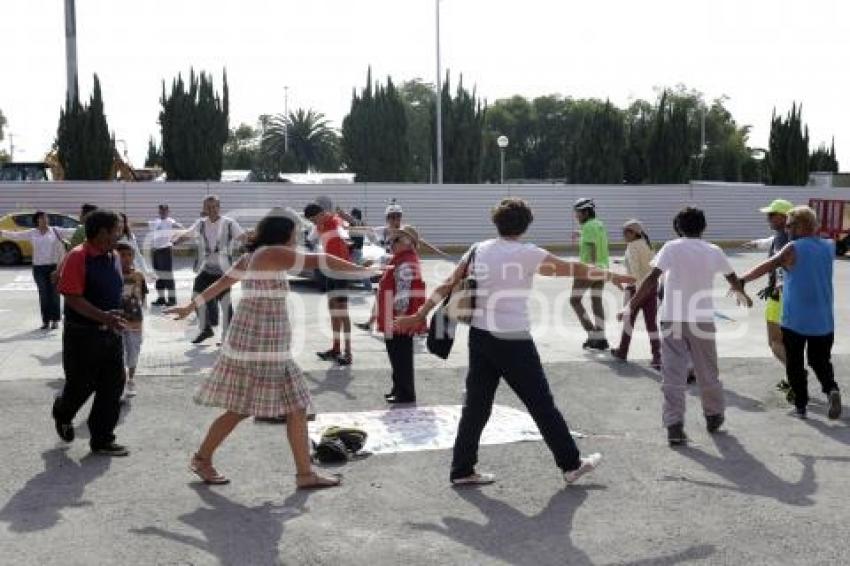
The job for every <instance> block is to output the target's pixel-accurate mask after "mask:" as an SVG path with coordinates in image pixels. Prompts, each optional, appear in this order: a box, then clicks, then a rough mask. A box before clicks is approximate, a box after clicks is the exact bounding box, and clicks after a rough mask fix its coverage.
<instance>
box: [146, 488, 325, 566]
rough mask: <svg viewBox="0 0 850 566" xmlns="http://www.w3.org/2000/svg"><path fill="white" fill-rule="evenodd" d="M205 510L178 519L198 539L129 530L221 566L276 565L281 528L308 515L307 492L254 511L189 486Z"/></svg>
mask: <svg viewBox="0 0 850 566" xmlns="http://www.w3.org/2000/svg"><path fill="white" fill-rule="evenodd" d="M192 488H193V489H194V490H195V491H196V492H197V493H198V496H200V498H201V500H202V501H203V502H204V504H206V506H205V507H203V506H202V507H199V508H198V509H196V510H194V511H192V512H191V513H187V514H186V515H181V516H180V521H181V522H183V523H185V524H186V525H188V526H190V527H192V528H194V529H197V530H198V531H200V532H201V533H202V536H199V537H198V536H192V535H185V534H182V533H176V532H172V531H168V530H166V529H162V528H160V527H144V528H141V529H131V530H130V532H131V533H134V534H139V535H148V536H156V537H161V538H164V539H166V540H170V541H174V542H178V543H180V544H185V545H188V546H191V547H194V548H196V549H198V550H202V551H204V552H206V553H208V554H210V555H212V556H213V557H215V558H217V559H218V560H219V561H220V562H221V563H222V564H224V565H231V564H232V565H240V566H241V565H242V564H278V563H280V557H279V552H278V545H279V544H280V539H281V536H283V525H284V523H286V521H288V520H290V519H293V518H295V517H297V516H299V515H301V514H303V513H306V512H308V511H309V509H308V508H307V507H306V503H307V498H308V497H309V492H306V491H296V492H295V493H293V494H292V495H290V496H289V497H287V498H286V500H284V502H283V504H282V505H274V504H272V503H271V502H265V503H263V504H262V505H260V506H257V507H248V506H246V505H242V504H241V503H237V502H235V501H233V500H231V499H228V498H227V497H225V496H223V495H221V494H220V493H218V492H216V491H215V490H214V489H211V488H210V487H209V486H206V485H203V484H201V483H195V484H192Z"/></svg>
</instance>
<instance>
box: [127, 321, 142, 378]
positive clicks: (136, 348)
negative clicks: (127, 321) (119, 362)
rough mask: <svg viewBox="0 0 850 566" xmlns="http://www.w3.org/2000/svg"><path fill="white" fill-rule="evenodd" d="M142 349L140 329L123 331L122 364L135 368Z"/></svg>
mask: <svg viewBox="0 0 850 566" xmlns="http://www.w3.org/2000/svg"><path fill="white" fill-rule="evenodd" d="M141 351H142V331H141V330H125V331H124V365H125V366H127V367H128V368H132V369H135V368H136V365H137V364H138V363H139V353H140V352H141Z"/></svg>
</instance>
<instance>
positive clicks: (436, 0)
mask: <svg viewBox="0 0 850 566" xmlns="http://www.w3.org/2000/svg"><path fill="white" fill-rule="evenodd" d="M434 3H435V4H436V6H437V140H436V143H437V184H438V185H442V184H443V108H442V104H441V98H442V96H443V77H442V75H443V70H442V68H441V64H440V0H434Z"/></svg>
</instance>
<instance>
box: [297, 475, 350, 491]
mask: <svg viewBox="0 0 850 566" xmlns="http://www.w3.org/2000/svg"><path fill="white" fill-rule="evenodd" d="M303 479H309V481H308V482H305V483H300V480H303ZM341 484H342V474H333V475H332V476H331V477H325V476H320V475H319V474H317V473H316V472H310V473H309V474H295V487H296V488H298V489H326V488H329V487H338V486H339V485H341Z"/></svg>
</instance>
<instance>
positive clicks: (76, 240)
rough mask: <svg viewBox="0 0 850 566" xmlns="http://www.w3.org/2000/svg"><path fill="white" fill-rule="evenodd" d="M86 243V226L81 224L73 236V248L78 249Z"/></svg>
mask: <svg viewBox="0 0 850 566" xmlns="http://www.w3.org/2000/svg"><path fill="white" fill-rule="evenodd" d="M85 241H86V225H85V224H80V225H79V226H77V229H76V230H75V231H74V233H73V235H72V236H71V247H72V248H76V247H77V246H79V245H80V244H82V243H83V242H85Z"/></svg>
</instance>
